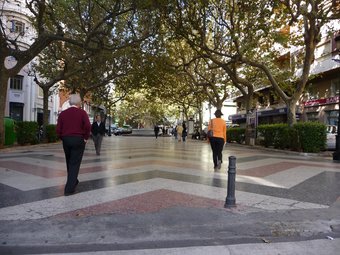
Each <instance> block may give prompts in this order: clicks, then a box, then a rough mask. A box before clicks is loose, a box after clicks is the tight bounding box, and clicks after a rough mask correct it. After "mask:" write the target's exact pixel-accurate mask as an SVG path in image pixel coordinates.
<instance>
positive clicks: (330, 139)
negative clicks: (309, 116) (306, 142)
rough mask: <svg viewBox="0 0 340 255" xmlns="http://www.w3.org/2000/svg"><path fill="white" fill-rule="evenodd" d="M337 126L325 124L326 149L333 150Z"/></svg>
mask: <svg viewBox="0 0 340 255" xmlns="http://www.w3.org/2000/svg"><path fill="white" fill-rule="evenodd" d="M336 135H337V126H335V125H328V126H327V150H335V143H336Z"/></svg>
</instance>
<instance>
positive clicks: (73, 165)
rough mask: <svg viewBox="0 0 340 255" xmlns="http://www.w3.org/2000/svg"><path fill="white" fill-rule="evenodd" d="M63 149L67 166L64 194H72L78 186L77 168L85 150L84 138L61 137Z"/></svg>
mask: <svg viewBox="0 0 340 255" xmlns="http://www.w3.org/2000/svg"><path fill="white" fill-rule="evenodd" d="M63 148H64V152H65V157H66V166H67V182H66V185H65V193H73V192H74V191H75V188H76V186H77V184H78V174H79V168H80V164H81V160H82V158H83V154H84V150H85V141H84V138H82V137H78V136H65V137H63Z"/></svg>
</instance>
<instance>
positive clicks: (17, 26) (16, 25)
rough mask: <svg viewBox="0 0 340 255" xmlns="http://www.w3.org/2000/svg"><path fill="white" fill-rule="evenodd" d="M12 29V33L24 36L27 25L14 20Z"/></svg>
mask: <svg viewBox="0 0 340 255" xmlns="http://www.w3.org/2000/svg"><path fill="white" fill-rule="evenodd" d="M11 22H12V28H11V32H14V33H19V34H20V35H24V33H25V24H24V23H22V22H20V21H17V20H12V21H11Z"/></svg>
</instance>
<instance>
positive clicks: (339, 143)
mask: <svg viewBox="0 0 340 255" xmlns="http://www.w3.org/2000/svg"><path fill="white" fill-rule="evenodd" d="M339 40H340V36H338V37H336V38H335V41H339ZM338 56H340V53H339V54H338ZM332 60H333V61H335V62H339V59H332ZM338 106H339V108H338V132H337V134H336V136H335V152H333V160H334V161H336V162H339V163H340V88H339V95H338Z"/></svg>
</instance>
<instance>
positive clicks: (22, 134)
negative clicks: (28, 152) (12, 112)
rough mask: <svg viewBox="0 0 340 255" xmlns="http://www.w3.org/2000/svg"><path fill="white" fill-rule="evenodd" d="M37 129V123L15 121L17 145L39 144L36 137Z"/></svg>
mask: <svg viewBox="0 0 340 255" xmlns="http://www.w3.org/2000/svg"><path fill="white" fill-rule="evenodd" d="M38 128H39V126H38V123H37V122H34V121H17V122H16V132H17V142H18V144H20V145H24V144H37V143H38V142H39V141H38V137H37V132H38Z"/></svg>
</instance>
